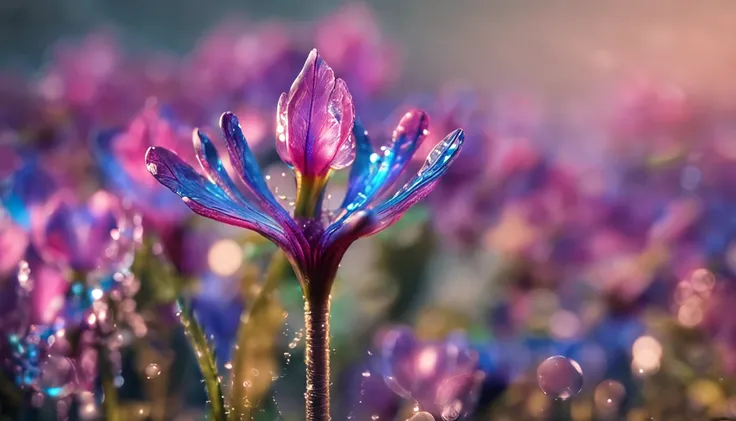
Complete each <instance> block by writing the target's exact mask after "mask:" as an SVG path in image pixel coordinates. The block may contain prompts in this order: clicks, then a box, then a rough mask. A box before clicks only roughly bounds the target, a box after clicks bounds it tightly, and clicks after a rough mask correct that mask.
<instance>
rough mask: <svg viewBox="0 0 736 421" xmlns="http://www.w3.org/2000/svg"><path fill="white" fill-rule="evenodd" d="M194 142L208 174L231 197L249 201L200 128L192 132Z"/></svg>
mask: <svg viewBox="0 0 736 421" xmlns="http://www.w3.org/2000/svg"><path fill="white" fill-rule="evenodd" d="M192 142H193V143H194V151H195V153H196V154H197V160H198V161H199V165H201V166H202V169H203V170H204V171H205V173H206V174H207V176H209V177H210V179H211V180H212V181H214V182H215V183H216V184H217V185H218V186H219V187H220V188H221V189H222V190H223V191H225V193H227V195H228V196H229V197H230V198H231V199H233V200H235V201H236V202H242V203H248V200H247V199H246V198H245V196H243V193H241V192H240V190H239V189H238V187H237V186H236V185H235V183H234V182H233V180H232V178H230V174H228V173H227V170H226V169H225V166H224V165H222V160H220V155H219V154H218V153H217V149H216V148H215V145H214V144H212V141H211V140H210V138H209V137H207V135H206V134H204V133H202V132H200V131H199V130H195V131H194V133H192Z"/></svg>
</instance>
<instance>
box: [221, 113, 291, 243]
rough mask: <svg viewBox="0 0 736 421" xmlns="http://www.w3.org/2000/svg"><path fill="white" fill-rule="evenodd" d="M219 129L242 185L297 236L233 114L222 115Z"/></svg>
mask: <svg viewBox="0 0 736 421" xmlns="http://www.w3.org/2000/svg"><path fill="white" fill-rule="evenodd" d="M220 128H221V129H222V133H223V135H224V136H225V141H226V142H225V143H226V144H227V151H228V154H229V155H230V160H231V162H232V164H233V166H234V167H235V171H236V172H237V173H238V175H239V176H240V178H241V179H242V180H243V183H245V185H246V186H247V187H248V189H250V190H251V191H252V192H253V194H255V195H256V196H257V197H258V198H259V199H260V200H261V201H262V203H263V204H264V206H265V207H266V210H267V211H268V213H269V214H270V216H271V217H272V218H273V219H275V220H276V221H277V222H278V223H279V224H280V225H281V226H282V227H283V228H284V229H289V231H291V232H292V233H293V234H294V235H297V236H299V232H300V231H299V230H298V228H297V227H296V223H295V222H294V220H293V219H292V218H291V215H290V214H289V212H287V211H286V209H284V207H283V206H281V204H280V203H279V202H278V201H277V200H276V198H275V197H274V195H273V193H272V192H271V190H270V189H269V188H268V185H267V184H266V180H265V179H264V178H263V175H262V173H261V168H260V166H259V165H258V161H256V158H255V156H254V155H253V152H251V150H250V148H249V147H248V141H247V140H246V139H245V136H244V135H243V130H242V129H241V128H240V122H239V121H238V118H237V117H236V116H235V115H234V114H233V113H230V112H227V113H224V114H223V115H222V117H220ZM299 240H300V241H302V240H303V239H302V238H300V239H299Z"/></svg>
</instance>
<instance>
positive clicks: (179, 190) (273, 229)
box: [146, 147, 288, 246]
mask: <svg viewBox="0 0 736 421" xmlns="http://www.w3.org/2000/svg"><path fill="white" fill-rule="evenodd" d="M146 167H147V168H148V170H149V171H150V172H151V174H152V175H153V176H154V177H156V179H157V180H158V181H159V182H160V183H161V184H163V185H164V186H166V187H168V188H169V190H171V191H173V192H174V193H176V194H178V195H179V196H180V197H181V198H182V199H183V200H184V203H186V205H187V206H189V208H190V209H191V210H192V211H194V212H195V213H197V214H199V215H202V216H204V217H207V218H211V219H214V220H217V221H220V222H224V223H228V224H231V225H236V226H240V227H243V228H246V229H250V230H253V231H256V232H258V233H260V234H262V235H263V236H264V237H266V238H269V239H271V240H272V241H274V242H275V243H277V244H279V245H282V246H288V244H287V240H286V238H285V236H284V233H283V231H282V229H281V227H279V226H278V224H277V223H276V221H274V220H273V219H272V218H271V217H269V216H268V215H265V214H263V213H262V212H260V211H259V210H258V209H256V208H255V207H253V206H252V205H250V204H249V203H238V202H236V201H234V200H233V199H232V198H230V197H229V196H228V195H227V193H226V192H225V191H224V190H223V189H222V188H220V186H218V185H216V184H215V183H213V182H211V181H209V180H207V179H206V178H205V177H203V176H202V175H201V174H199V173H198V172H197V171H195V170H194V168H192V167H190V166H189V165H187V164H186V163H185V162H184V161H183V160H182V159H181V158H179V156H178V155H176V154H175V153H174V152H171V151H169V150H166V149H164V148H155V147H154V148H149V149H148V152H147V153H146Z"/></svg>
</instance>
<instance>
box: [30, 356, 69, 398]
mask: <svg viewBox="0 0 736 421" xmlns="http://www.w3.org/2000/svg"><path fill="white" fill-rule="evenodd" d="M76 385H77V376H76V371H75V368H74V363H73V362H72V360H70V359H69V358H65V357H56V356H49V357H48V359H47V360H46V361H44V362H43V364H42V365H41V378H40V379H39V380H38V387H39V389H40V390H41V391H42V392H43V393H45V394H46V395H47V396H50V397H52V398H64V397H67V396H69V395H70V394H71V393H72V392H73V391H74V389H75V387H76Z"/></svg>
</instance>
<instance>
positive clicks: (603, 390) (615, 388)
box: [594, 380, 626, 414]
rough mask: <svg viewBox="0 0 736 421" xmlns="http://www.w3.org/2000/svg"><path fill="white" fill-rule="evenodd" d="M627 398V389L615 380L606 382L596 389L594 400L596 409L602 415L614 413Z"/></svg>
mask: <svg viewBox="0 0 736 421" xmlns="http://www.w3.org/2000/svg"><path fill="white" fill-rule="evenodd" d="M625 397H626V389H625V388H624V386H623V385H622V384H621V383H619V382H617V381H615V380H604V381H603V382H601V383H600V384H599V385H598V387H596V388H595V394H594V400H595V406H596V409H597V410H598V411H599V412H601V413H604V414H606V413H612V412H615V411H617V410H618V407H619V405H621V402H622V401H623V400H624V398H625Z"/></svg>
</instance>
